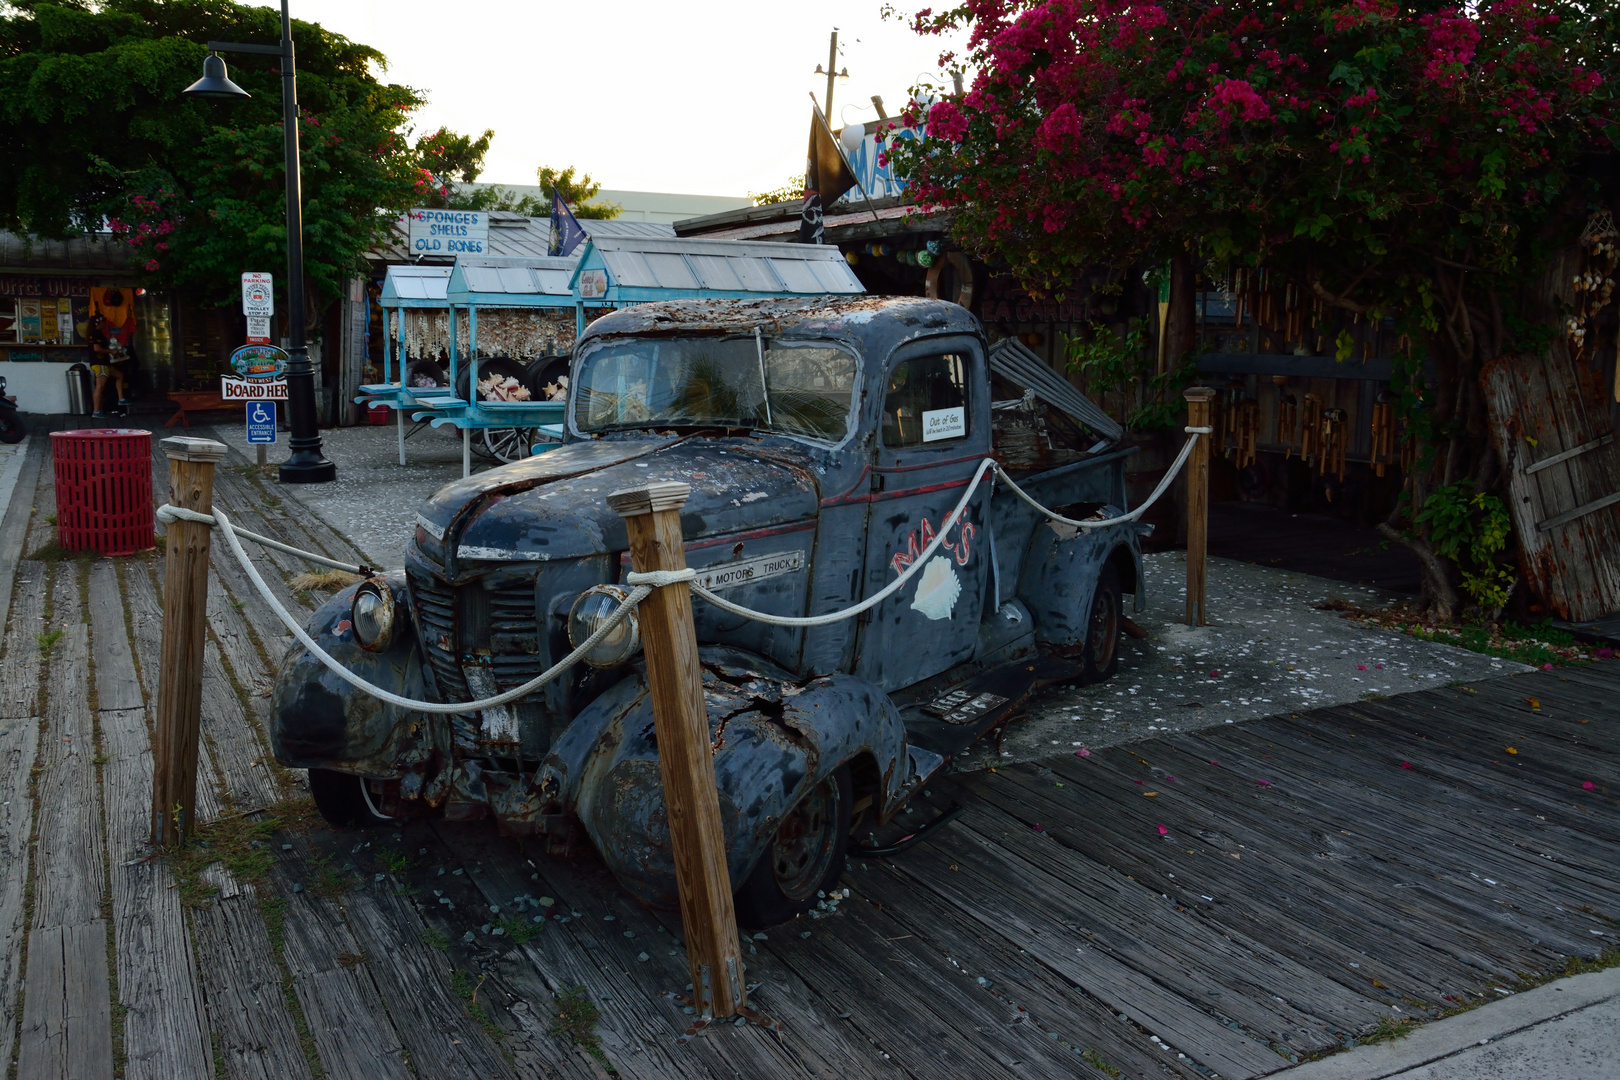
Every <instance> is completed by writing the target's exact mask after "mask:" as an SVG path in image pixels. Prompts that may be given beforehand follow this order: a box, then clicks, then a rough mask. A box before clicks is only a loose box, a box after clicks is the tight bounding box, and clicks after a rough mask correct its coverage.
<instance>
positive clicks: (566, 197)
mask: <svg viewBox="0 0 1620 1080" xmlns="http://www.w3.org/2000/svg"><path fill="white" fill-rule="evenodd" d="M536 176H537V178H538V180H539V183H540V190H541V191H543V192H545V194H546V209H545V212H546V213H547V214H549V213H551V193H552V192H553V191H555V192H556V193H557V194H558V195H561V196H562V200H563V202H565V203H567V204H568V209H570V210H572V211H573V212H574V216H575V217H577V218H596V219H597V220H599V221H610V220H612V219H613V218H616V217H618V216H619V214H620V213H621V212H622V211H623V210H624V207H622V206H620V205H619V204H618V203H593V202H591V200H592V199H594V198H596V193H597V192H599V191H601V190H602V185H601V184H599V183H597V182H596V181H595V180H592V179H591V174H590V173H581V174H579V175H578V176H575V174H574V167H573V166H572V165H570V166H568V168H566V169H553V168H552V167H551V166H549V165H542V166H540V168H539V169H538V170H536Z"/></svg>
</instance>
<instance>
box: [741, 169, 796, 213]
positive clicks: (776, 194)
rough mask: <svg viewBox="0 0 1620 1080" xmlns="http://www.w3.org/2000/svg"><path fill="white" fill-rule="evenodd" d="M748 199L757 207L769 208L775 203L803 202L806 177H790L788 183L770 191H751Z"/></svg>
mask: <svg viewBox="0 0 1620 1080" xmlns="http://www.w3.org/2000/svg"><path fill="white" fill-rule="evenodd" d="M748 197H749V198H750V199H752V200H753V203H754V205H755V206H769V205H772V204H774V203H785V202H803V201H804V177H802V176H790V177H788V180H787V183H785V184H783V185H782V186H781V187H779V188H772V189H771V190H770V191H750V192H749V193H748Z"/></svg>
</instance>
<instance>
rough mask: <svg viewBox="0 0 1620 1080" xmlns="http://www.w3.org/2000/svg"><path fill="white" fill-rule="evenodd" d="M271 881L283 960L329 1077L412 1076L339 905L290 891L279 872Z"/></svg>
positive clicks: (394, 1079)
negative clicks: (280, 912)
mask: <svg viewBox="0 0 1620 1080" xmlns="http://www.w3.org/2000/svg"><path fill="white" fill-rule="evenodd" d="M273 880H275V881H276V888H277V893H278V894H279V895H281V896H282V897H284V898H285V899H286V901H287V908H286V913H285V916H284V922H283V925H285V927H286V931H287V944H286V949H285V953H284V955H285V957H286V961H287V966H288V968H290V969H291V971H292V977H293V986H294V989H295V990H296V992H297V995H298V1002H299V1005H300V1006H301V1007H302V1009H303V1012H304V1015H305V1016H306V1017H307V1018H308V1021H309V1030H310V1035H311V1036H312V1037H313V1038H314V1040H315V1046H316V1050H317V1052H318V1054H319V1055H320V1061H321V1068H322V1069H324V1070H325V1072H326V1075H327V1076H328V1077H329V1078H331V1080H406V1078H409V1077H411V1076H413V1072H412V1070H411V1068H410V1066H409V1065H407V1064H406V1062H405V1049H404V1046H403V1045H402V1043H401V1040H400V1037H399V1033H398V1032H397V1031H395V1030H394V1025H393V1024H392V1023H391V1022H390V1020H389V1018H388V1011H387V1009H386V1007H385V1006H384V1005H383V1002H382V1000H381V997H380V996H379V995H378V992H377V988H376V986H375V985H374V983H373V982H372V979H371V973H370V972H369V971H366V970H364V967H363V965H360V964H358V963H356V962H355V961H357V960H358V958H359V956H360V946H359V944H358V943H357V942H356V941H355V940H354V938H353V936H352V935H351V934H350V933H349V929H348V927H347V926H346V925H345V923H344V921H343V916H342V913H341V911H340V910H339V909H338V906H337V905H336V904H335V903H333V902H332V901H330V900H322V899H319V898H317V897H314V896H311V895H310V894H309V892H308V890H304V891H301V892H296V893H295V892H293V891H292V889H291V883H290V882H288V881H285V880H281V875H280V874H279V873H278V874H277V875H275V877H274V879H273ZM351 958H353V959H351Z"/></svg>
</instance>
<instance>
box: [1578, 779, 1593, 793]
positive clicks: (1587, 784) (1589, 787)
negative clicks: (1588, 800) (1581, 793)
mask: <svg viewBox="0 0 1620 1080" xmlns="http://www.w3.org/2000/svg"><path fill="white" fill-rule="evenodd" d="M1581 787H1583V788H1585V789H1586V790H1587V791H1595V790H1597V785H1596V784H1594V783H1592V781H1590V780H1583V781H1581Z"/></svg>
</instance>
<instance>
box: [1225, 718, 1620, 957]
mask: <svg viewBox="0 0 1620 1080" xmlns="http://www.w3.org/2000/svg"><path fill="white" fill-rule="evenodd" d="M1268 735H1269V736H1270V737H1271V739H1272V741H1271V742H1265V741H1262V740H1264V739H1266V738H1267V737H1268ZM1222 742H1223V743H1224V749H1223V752H1224V753H1225V754H1226V755H1227V757H1228V758H1232V759H1233V760H1234V761H1241V760H1243V755H1244V754H1245V753H1247V754H1249V755H1252V757H1251V758H1250V759H1249V760H1251V761H1253V760H1254V759H1255V758H1258V756H1259V751H1260V750H1261V749H1262V748H1269V749H1270V750H1271V751H1272V753H1271V755H1270V758H1269V760H1267V761H1265V765H1267V766H1268V767H1269V768H1270V769H1271V770H1272V771H1273V772H1275V774H1276V776H1277V777H1278V779H1279V782H1282V783H1286V784H1287V786H1288V789H1289V794H1290V795H1291V797H1293V798H1295V799H1299V800H1301V801H1302V802H1306V803H1309V804H1311V805H1314V806H1317V807H1318V808H1321V809H1324V810H1331V809H1334V808H1336V807H1341V806H1343V805H1344V795H1345V793H1344V791H1343V790H1342V789H1340V788H1339V787H1338V786H1337V785H1335V784H1334V783H1333V782H1332V781H1330V780H1328V779H1326V778H1321V777H1320V773H1321V769H1320V759H1317V761H1316V763H1314V764H1313V762H1312V760H1311V759H1310V758H1309V757H1307V756H1304V755H1302V754H1300V753H1298V752H1297V751H1290V750H1288V749H1286V748H1285V745H1284V743H1283V742H1282V741H1281V736H1279V735H1277V734H1276V733H1275V732H1271V733H1268V732H1265V731H1263V730H1257V731H1256V732H1254V733H1252V735H1251V734H1246V733H1241V732H1236V731H1234V732H1232V733H1230V734H1229V735H1228V737H1227V738H1226V739H1223V740H1222ZM1383 771H1384V772H1386V773H1389V774H1391V776H1395V775H1396V774H1398V775H1399V777H1400V778H1401V779H1399V780H1398V781H1390V782H1389V783H1399V784H1400V785H1403V787H1404V791H1401V792H1396V791H1392V790H1388V789H1386V788H1385V787H1384V786H1383V785H1384V784H1385V781H1383V780H1382V779H1381V778H1374V779H1369V780H1364V781H1361V782H1358V783H1357V784H1356V785H1355V811H1356V813H1357V814H1358V815H1359V816H1358V818H1357V820H1359V822H1360V825H1359V827H1358V828H1357V829H1356V830H1355V831H1356V832H1357V833H1358V835H1359V836H1361V837H1364V838H1367V839H1369V840H1371V841H1372V843H1373V844H1374V845H1376V846H1377V847H1378V849H1379V850H1380V851H1382V852H1384V856H1383V857H1385V858H1386V859H1389V860H1390V861H1392V862H1396V863H1400V864H1403V865H1406V866H1408V867H1409V869H1410V870H1411V871H1415V872H1424V871H1427V872H1428V873H1429V874H1430V876H1431V877H1433V878H1434V880H1436V881H1443V882H1445V883H1446V885H1447V886H1449V888H1450V890H1451V892H1452V895H1453V897H1454V898H1455V899H1456V901H1457V902H1458V903H1461V904H1465V905H1467V906H1468V907H1469V909H1470V910H1472V911H1473V913H1474V915H1475V917H1476V919H1479V920H1482V921H1483V922H1484V923H1486V924H1490V923H1496V924H1500V925H1504V926H1508V927H1512V928H1513V929H1514V930H1515V931H1516V932H1517V933H1518V934H1519V935H1522V937H1523V938H1524V939H1525V940H1529V939H1532V938H1540V939H1542V944H1541V945H1540V946H1537V947H1538V948H1543V949H1545V948H1548V947H1556V948H1560V949H1563V950H1564V951H1572V950H1574V949H1578V948H1580V946H1581V944H1582V942H1581V940H1580V938H1581V936H1582V935H1584V934H1585V929H1584V928H1577V929H1576V930H1575V931H1574V932H1573V933H1572V932H1571V930H1570V929H1569V928H1566V927H1561V926H1559V925H1558V924H1556V923H1553V922H1548V921H1545V920H1541V921H1540V922H1539V926H1540V928H1541V929H1540V930H1539V931H1537V930H1534V929H1532V928H1531V924H1530V923H1529V922H1528V921H1527V920H1528V919H1529V918H1531V917H1533V916H1532V915H1531V913H1530V912H1527V911H1524V912H1522V911H1517V910H1514V909H1513V908H1511V907H1509V906H1507V905H1505V904H1504V903H1502V899H1503V893H1502V892H1501V891H1500V890H1499V889H1498V888H1497V887H1496V886H1492V885H1490V884H1488V883H1487V881H1486V879H1487V878H1488V879H1493V880H1498V881H1511V882H1512V883H1513V888H1515V889H1517V890H1518V891H1519V895H1520V896H1521V897H1523V898H1528V899H1531V900H1533V901H1536V902H1537V903H1538V905H1545V906H1546V907H1548V908H1554V909H1559V908H1563V906H1564V905H1574V906H1576V907H1579V906H1580V905H1581V904H1583V903H1585V902H1586V901H1587V900H1588V899H1590V898H1591V897H1592V896H1593V894H1594V892H1595V893H1596V894H1597V895H1599V896H1605V897H1606V896H1609V895H1612V894H1611V893H1610V892H1609V890H1608V889H1606V888H1604V887H1603V885H1602V883H1601V882H1599V881H1597V880H1594V879H1591V875H1586V874H1584V873H1583V872H1581V871H1580V870H1579V869H1578V868H1573V867H1559V866H1557V865H1556V864H1555V863H1553V862H1551V861H1549V860H1544V859H1540V858H1537V857H1535V856H1533V855H1531V854H1529V853H1528V852H1524V851H1522V850H1520V849H1518V848H1517V847H1515V846H1514V845H1512V844H1501V843H1493V842H1491V841H1489V840H1488V839H1486V838H1485V837H1483V836H1482V835H1481V827H1480V824H1479V821H1486V820H1489V818H1490V817H1491V815H1492V814H1501V813H1503V812H1505V810H1507V809H1509V808H1510V807H1511V803H1509V804H1506V805H1504V804H1502V803H1500V802H1497V803H1495V804H1493V803H1490V802H1485V801H1483V800H1482V801H1481V802H1480V804H1479V805H1478V806H1475V807H1471V808H1470V809H1472V810H1474V811H1476V813H1472V814H1466V815H1465V814H1462V813H1457V814H1456V816H1457V817H1459V818H1463V817H1473V818H1478V819H1479V821H1469V820H1457V821H1452V820H1448V815H1447V812H1446V811H1447V808H1448V807H1450V808H1452V812H1453V813H1456V804H1457V803H1458V802H1459V800H1462V799H1464V798H1465V797H1464V796H1463V795H1462V793H1460V792H1458V791H1457V790H1456V789H1445V790H1443V791H1442V790H1436V787H1437V786H1436V785H1435V784H1434V782H1433V780H1432V779H1431V780H1427V781H1425V780H1424V779H1423V778H1422V777H1417V776H1415V775H1414V773H1415V772H1416V770H1406V769H1401V768H1399V766H1398V765H1386V766H1385V767H1384V769H1383ZM1423 809H1426V810H1427V811H1428V812H1426V813H1420V812H1418V811H1419V810H1423ZM1395 822H1399V825H1398V826H1397V825H1396V824H1394V823H1395ZM1583 879H1586V880H1583ZM1549 939H1550V941H1549ZM1554 943H1560V944H1554Z"/></svg>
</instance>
